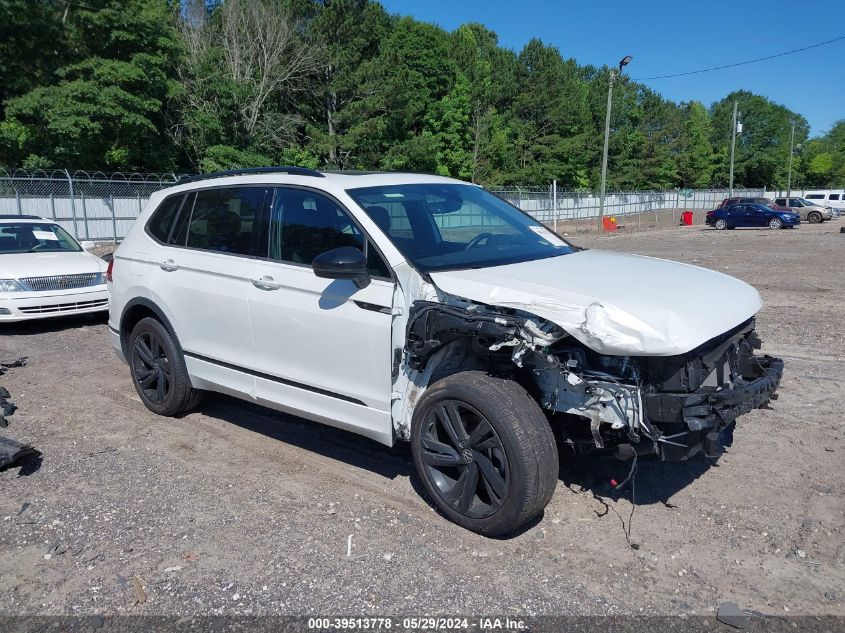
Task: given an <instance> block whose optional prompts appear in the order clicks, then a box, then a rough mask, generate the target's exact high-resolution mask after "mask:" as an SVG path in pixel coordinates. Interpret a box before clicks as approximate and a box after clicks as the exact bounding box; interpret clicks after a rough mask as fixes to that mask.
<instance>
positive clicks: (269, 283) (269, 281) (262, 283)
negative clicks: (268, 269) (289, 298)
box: [251, 275, 282, 290]
mask: <svg viewBox="0 0 845 633" xmlns="http://www.w3.org/2000/svg"><path fill="white" fill-rule="evenodd" d="M251 281H252V285H253V286H255V287H256V288H258V289H259V290H278V289H279V288H281V287H282V284H280V283H279V282H278V281H274V280H273V278H272V277H270V276H269V275H264V276H263V277H261V278H260V279H252V280H251Z"/></svg>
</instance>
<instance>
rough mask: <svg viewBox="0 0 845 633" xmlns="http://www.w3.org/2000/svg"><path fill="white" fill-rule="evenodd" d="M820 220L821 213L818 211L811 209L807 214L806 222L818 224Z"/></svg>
mask: <svg viewBox="0 0 845 633" xmlns="http://www.w3.org/2000/svg"><path fill="white" fill-rule="evenodd" d="M821 221H822V214H821V213H819V212H818V211H811V212H810V213H808V214H807V222H809V223H810V224H819V223H820V222H821Z"/></svg>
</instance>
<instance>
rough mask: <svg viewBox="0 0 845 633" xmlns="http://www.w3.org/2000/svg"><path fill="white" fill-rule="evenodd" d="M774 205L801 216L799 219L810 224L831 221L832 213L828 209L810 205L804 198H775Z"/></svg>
mask: <svg viewBox="0 0 845 633" xmlns="http://www.w3.org/2000/svg"><path fill="white" fill-rule="evenodd" d="M775 204H777V205H779V206H781V207H787V208H788V209H790V210H792V211H795V212H796V213H799V214H801V219H802V220H807V222H809V223H810V224H818V223H819V222H824V221H825V220H831V219H833V213H832V212H831V211H830V209H825V208H824V207H820V206H818V205H815V204H811V203H810V202H809V201H807V200H805V199H804V198H788V199H787V198H775Z"/></svg>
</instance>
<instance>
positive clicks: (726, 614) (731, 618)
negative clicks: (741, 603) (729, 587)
mask: <svg viewBox="0 0 845 633" xmlns="http://www.w3.org/2000/svg"><path fill="white" fill-rule="evenodd" d="M716 619H717V620H718V621H719V622H721V623H723V624H727V625H728V626H732V627H734V628H735V629H744V628H745V627H746V625H747V623H746V619H745V612H744V611H742V609H740V608H739V607H738V606H736V605H735V604H734V603H733V602H725V603H724V604H722V605H721V606H720V607H719V610H718V611H716Z"/></svg>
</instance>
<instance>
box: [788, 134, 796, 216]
mask: <svg viewBox="0 0 845 633" xmlns="http://www.w3.org/2000/svg"><path fill="white" fill-rule="evenodd" d="M794 153H795V121H793V122H792V133H791V134H790V135H789V170H788V171H787V172H786V198H787V200H786V203H787V204H789V196H791V195H792V155H793V154H794Z"/></svg>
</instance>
